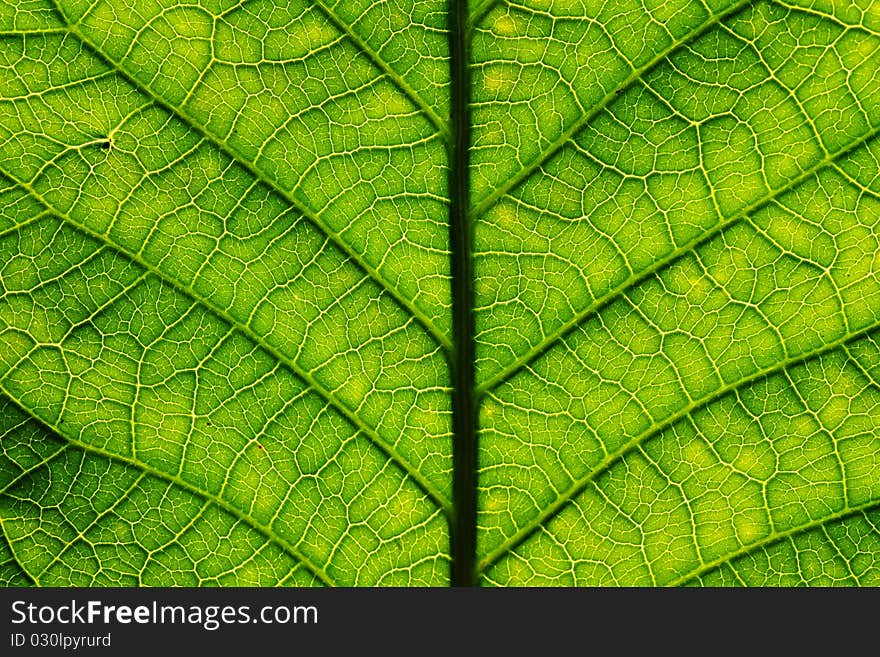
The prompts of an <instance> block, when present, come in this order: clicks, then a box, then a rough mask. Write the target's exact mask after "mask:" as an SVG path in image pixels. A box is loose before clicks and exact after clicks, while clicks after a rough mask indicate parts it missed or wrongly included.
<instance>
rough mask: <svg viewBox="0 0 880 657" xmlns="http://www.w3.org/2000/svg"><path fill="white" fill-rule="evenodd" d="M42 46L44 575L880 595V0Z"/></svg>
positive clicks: (31, 521) (331, 5)
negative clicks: (806, 587) (823, 590)
mask: <svg viewBox="0 0 880 657" xmlns="http://www.w3.org/2000/svg"><path fill="white" fill-rule="evenodd" d="M456 21H458V22H456ZM450 25H456V29H457V30H459V31H458V32H457V34H459V35H463V36H462V38H461V40H459V41H456V39H455V38H453V39H450V38H449V33H448V31H449V29H450ZM0 41H2V48H0V53H2V55H0V395H2V396H0V423H2V424H0V526H2V530H3V531H2V537H0V582H2V583H3V584H4V585H32V584H38V585H71V584H74V585H261V586H273V585H386V584H388V585H390V584H396V585H444V584H448V583H450V582H451V583H455V584H462V583H479V584H494V585H606V584H607V585H673V584H674V585H694V584H708V585H734V584H736V585H768V584H772V585H797V584H814V585H815V584H860V585H877V584H878V583H880V476H878V474H877V473H878V472H880V228H878V222H880V137H878V126H880V74H878V71H880V4H878V3H877V2H875V1H874V0H865V1H864V2H861V3H857V2H836V1H831V0H826V1H823V2H806V0H804V1H802V2H801V1H798V2H783V1H776V2H768V1H745V0H737V1H734V0H712V1H691V0H673V1H671V2H641V1H636V0H632V1H629V0H624V1H621V2H615V3H595V2H586V1H584V2H579V1H574V0H558V1H557V0H528V1H527V2H523V1H521V0H509V1H500V0H499V1H496V0H483V2H473V1H472V2H471V3H470V4H469V5H468V3H466V2H464V0H453V2H451V3H446V2H440V1H439V0H412V1H406V0H394V1H393V2H387V3H373V2H370V1H369V0H350V1H347V2H333V1H332V0H309V1H306V0H302V1H298V2H291V3H283V6H280V5H277V4H276V3H272V2H269V1H267V0H266V1H264V0H246V1H245V2H239V1H234V0H200V1H199V2H193V3H181V2H178V1H177V0H152V1H151V2H134V1H133V0H97V1H96V2H92V1H88V2H86V1H81V0H57V3H56V2H55V0H52V1H49V0H27V1H24V2H17V3H9V2H0ZM456 43H458V44H463V47H460V48H459V47H457V46H456ZM462 57H468V59H467V60H466V61H465V62H464V63H465V64H466V66H461V65H456V64H457V62H458V63H461V62H460V60H461V58H462ZM463 99H464V100H467V99H469V102H468V103H467V104H466V105H463V104H462V100H463ZM463 108H464V109H463ZM462 190H469V192H467V195H466V197H464V196H462V194H463V192H462ZM457 231H459V232H457ZM462 237H463V238H464V239H461V238H462ZM454 297H455V298H454ZM470 354H473V358H471V356H470ZM470 408H473V409H474V410H473V411H472V413H471V412H470V411H469V410H468V409H470ZM471 436H472V437H473V438H474V440H471V438H470V437H471ZM469 464H470V465H469ZM474 464H475V465H474ZM469 537H470V538H469ZM456 573H459V574H460V573H464V576H463V577H464V579H461V577H462V576H461V575H459V574H456Z"/></svg>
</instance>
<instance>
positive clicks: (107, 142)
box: [101, 138, 112, 151]
mask: <svg viewBox="0 0 880 657" xmlns="http://www.w3.org/2000/svg"><path fill="white" fill-rule="evenodd" d="M111 144H112V141H111V140H110V139H109V138H107V139H105V140H104V141H102V142H101V148H103V149H104V150H105V151H106V150H110V145H111Z"/></svg>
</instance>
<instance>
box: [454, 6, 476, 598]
mask: <svg viewBox="0 0 880 657" xmlns="http://www.w3.org/2000/svg"><path fill="white" fill-rule="evenodd" d="M448 16H449V55H450V71H449V73H450V77H451V83H452V106H451V109H452V115H451V117H450V118H451V121H450V124H451V130H452V139H451V140H450V147H449V197H450V200H451V203H450V206H449V247H450V250H451V252H452V255H451V262H450V267H451V274H452V333H453V344H454V348H453V351H452V357H451V359H450V371H451V374H452V435H453V443H452V461H453V475H452V497H453V502H454V505H455V512H454V513H453V518H452V526H451V527H450V544H451V545H450V548H451V557H452V572H451V581H452V585H453V586H473V585H474V583H475V578H476V557H477V407H476V403H475V395H474V318H473V314H472V309H473V307H474V303H473V301H474V286H473V272H472V270H471V246H472V240H473V235H472V231H471V228H472V226H471V223H470V214H469V212H468V206H469V205H470V173H469V171H470V166H469V165H470V161H469V154H470V131H471V116H470V94H471V71H470V62H469V59H470V53H469V49H468V35H467V20H468V15H467V0H449V13H448Z"/></svg>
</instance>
